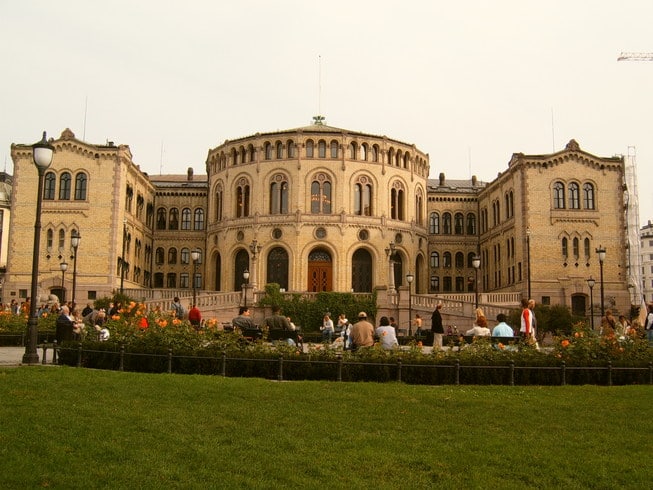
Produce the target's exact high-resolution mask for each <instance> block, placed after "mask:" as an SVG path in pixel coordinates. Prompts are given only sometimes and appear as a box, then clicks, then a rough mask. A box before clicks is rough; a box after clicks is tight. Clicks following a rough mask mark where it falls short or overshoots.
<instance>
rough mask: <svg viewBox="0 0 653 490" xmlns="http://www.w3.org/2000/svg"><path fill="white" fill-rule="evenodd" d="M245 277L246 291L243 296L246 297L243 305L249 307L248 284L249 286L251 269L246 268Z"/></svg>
mask: <svg viewBox="0 0 653 490" xmlns="http://www.w3.org/2000/svg"><path fill="white" fill-rule="evenodd" d="M243 279H245V284H243V287H244V288H245V289H244V291H245V292H244V293H243V298H244V304H243V306H244V307H245V308H247V286H249V270H248V269H245V272H243Z"/></svg>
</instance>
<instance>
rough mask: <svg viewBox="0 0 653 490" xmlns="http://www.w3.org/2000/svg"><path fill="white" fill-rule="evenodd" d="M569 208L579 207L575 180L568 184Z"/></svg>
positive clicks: (578, 189)
mask: <svg viewBox="0 0 653 490" xmlns="http://www.w3.org/2000/svg"><path fill="white" fill-rule="evenodd" d="M569 209H580V188H579V186H578V184H577V183H576V182H572V183H571V184H569Z"/></svg>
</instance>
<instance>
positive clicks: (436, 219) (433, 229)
mask: <svg viewBox="0 0 653 490" xmlns="http://www.w3.org/2000/svg"><path fill="white" fill-rule="evenodd" d="M429 233H430V234H431V235H438V234H440V215H439V214H438V213H431V214H430V215H429Z"/></svg>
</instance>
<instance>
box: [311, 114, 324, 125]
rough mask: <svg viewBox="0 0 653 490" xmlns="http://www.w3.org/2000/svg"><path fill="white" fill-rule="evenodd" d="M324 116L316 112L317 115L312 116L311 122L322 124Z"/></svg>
mask: <svg viewBox="0 0 653 490" xmlns="http://www.w3.org/2000/svg"><path fill="white" fill-rule="evenodd" d="M323 121H324V116H321V115H320V114H318V115H317V116H313V124H314V125H316V126H322V125H323V124H324V122H323Z"/></svg>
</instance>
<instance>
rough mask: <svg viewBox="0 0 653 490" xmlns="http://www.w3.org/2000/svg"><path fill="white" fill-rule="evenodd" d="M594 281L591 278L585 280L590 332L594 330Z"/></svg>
mask: <svg viewBox="0 0 653 490" xmlns="http://www.w3.org/2000/svg"><path fill="white" fill-rule="evenodd" d="M595 284H596V281H595V280H594V278H593V277H592V276H590V278H589V279H588V280H587V285H588V286H589V288H590V325H591V326H592V330H594V285H595Z"/></svg>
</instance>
